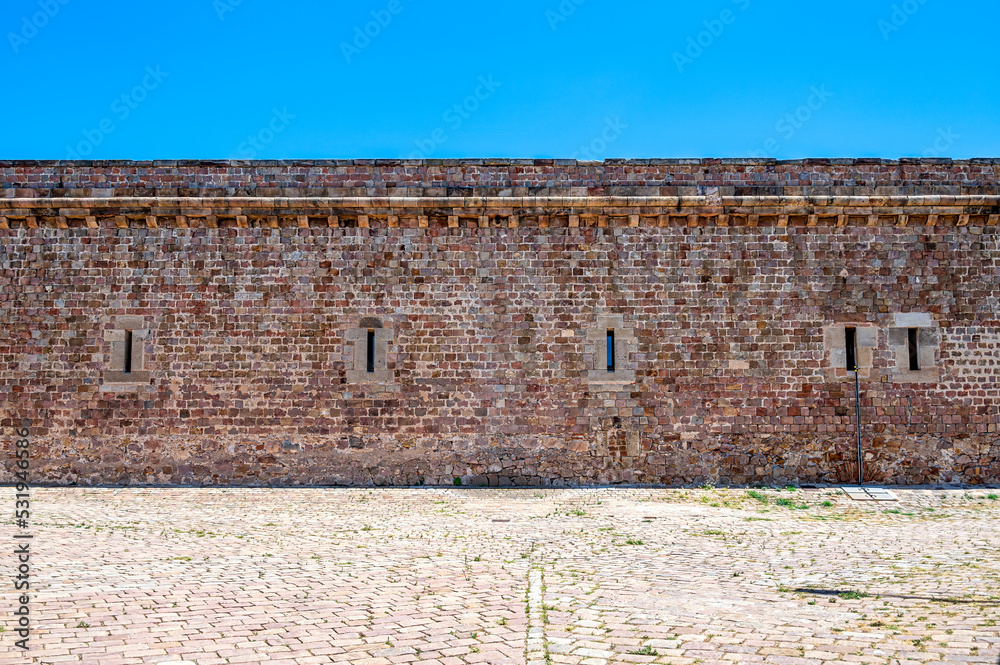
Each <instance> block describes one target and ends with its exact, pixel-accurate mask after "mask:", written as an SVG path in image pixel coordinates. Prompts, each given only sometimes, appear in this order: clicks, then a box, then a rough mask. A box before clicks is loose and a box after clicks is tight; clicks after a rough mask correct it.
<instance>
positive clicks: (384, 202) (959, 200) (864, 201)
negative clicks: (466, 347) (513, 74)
mask: <svg viewBox="0 0 1000 665" xmlns="http://www.w3.org/2000/svg"><path fill="white" fill-rule="evenodd" d="M998 205H1000V195H986V194H984V195H963V194H958V195H936V194H935V195H899V196H412V197H408V196H332V197H327V196H302V197H267V196H262V197H256V196H206V197H201V196H192V197H184V196H162V197H158V196H107V197H8V198H3V197H0V210H17V209H27V208H39V209H57V208H69V209H72V208H154V207H155V208H167V207H178V208H202V207H208V208H222V207H224V208H289V209H291V208H546V207H549V208H592V207H615V208H635V207H647V208H649V207H652V208H678V207H681V208H706V207H708V208H745V207H754V208H756V207H777V208H803V207H845V208H873V207H874V208H885V207H892V208H904V207H926V206H998Z"/></svg>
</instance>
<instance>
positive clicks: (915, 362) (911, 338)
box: [906, 328, 920, 372]
mask: <svg viewBox="0 0 1000 665" xmlns="http://www.w3.org/2000/svg"><path fill="white" fill-rule="evenodd" d="M906 345H907V347H908V350H909V352H910V371H911V372H916V371H917V370H919V369H920V356H919V355H918V354H917V350H918V346H917V329H916V328H909V329H907V331H906Z"/></svg>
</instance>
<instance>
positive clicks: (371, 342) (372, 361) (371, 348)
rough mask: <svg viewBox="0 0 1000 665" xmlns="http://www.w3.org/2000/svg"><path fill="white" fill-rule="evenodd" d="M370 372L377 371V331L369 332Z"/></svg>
mask: <svg viewBox="0 0 1000 665" xmlns="http://www.w3.org/2000/svg"><path fill="white" fill-rule="evenodd" d="M368 371H369V372H374V371H375V331H374V330H369V331H368Z"/></svg>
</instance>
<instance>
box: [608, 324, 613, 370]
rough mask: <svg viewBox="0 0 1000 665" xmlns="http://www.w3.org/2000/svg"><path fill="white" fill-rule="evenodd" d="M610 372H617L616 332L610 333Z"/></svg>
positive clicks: (610, 331) (611, 331)
mask: <svg viewBox="0 0 1000 665" xmlns="http://www.w3.org/2000/svg"><path fill="white" fill-rule="evenodd" d="M608 371H609V372H613V371H615V331H614V330H609V331H608Z"/></svg>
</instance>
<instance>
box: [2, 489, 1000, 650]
mask: <svg viewBox="0 0 1000 665" xmlns="http://www.w3.org/2000/svg"><path fill="white" fill-rule="evenodd" d="M13 493H14V491H13V489H12V488H9V487H8V488H2V489H0V496H2V500H3V501H6V502H7V504H5V505H8V506H10V507H13V501H14V497H13ZM754 493H755V494H756V496H754V495H753V494H751V493H748V492H747V491H746V490H744V489H707V488H706V489H697V490H694V489H688V490H677V489H673V490H659V489H635V488H615V489H559V490H550V489H461V488H455V489H444V488H426V489H424V488H421V489H390V490H386V489H360V488H357V489H89V488H88V489H77V488H44V489H35V490H33V492H32V504H33V513H32V522H33V526H34V533H35V539H34V541H33V544H32V547H33V552H34V554H33V558H32V566H33V575H34V576H33V584H34V592H33V596H32V605H31V607H32V619H33V627H34V630H33V633H32V637H31V644H32V649H31V651H30V652H29V653H28V655H24V654H22V653H21V652H20V651H19V650H16V649H15V648H14V646H13V643H14V640H15V639H16V636H15V635H14V633H13V632H12V629H13V627H14V626H13V622H12V621H11V615H10V613H9V611H5V613H4V618H3V625H4V626H5V628H6V631H5V632H3V633H0V644H2V645H3V648H2V649H0V664H2V665H6V664H8V663H25V662H32V663H53V664H54V663H96V664H100V665H119V664H125V663H179V662H185V661H186V662H188V663H198V664H199V665H210V664H215V663H258V662H269V663H289V664H291V663H303V664H310V663H350V664H352V665H396V664H402V663H422V664H434V665H460V664H462V663H488V664H494V663H495V664H502V663H529V664H538V665H542V664H544V663H569V664H573V665H576V664H579V665H603V664H605V663H705V664H706V665H707V664H710V663H733V662H747V663H757V662H760V663H774V664H776V665H786V664H787V665H793V664H796V663H802V664H816V663H822V662H856V663H897V662H898V663H929V662H946V663H993V664H996V663H998V662H1000V626H998V623H1000V556H998V554H997V553H998V552H1000V519H998V517H1000V500H996V499H995V498H990V497H991V496H992V497H995V496H996V494H997V493H1000V491H998V490H989V489H975V490H961V489H959V490H931V489H903V490H897V491H896V493H897V495H898V496H899V497H900V501H899V502H896V503H878V504H873V503H870V502H852V501H851V500H850V499H848V498H847V497H846V496H845V495H844V494H842V493H841V492H840V491H839V490H836V489H832V488H830V489H821V490H816V491H803V490H795V491H790V490H777V489H761V490H755V491H754ZM8 512H9V511H8ZM12 532H13V525H12V524H11V523H10V521H9V520H8V521H5V523H4V524H3V525H2V538H3V542H5V543H8V545H9V544H11V543H13V539H12V535H13V533H12ZM11 549H12V548H11ZM3 560H4V561H5V563H4V564H3V567H4V568H5V571H4V572H3V573H2V574H4V575H6V576H8V579H9V578H10V577H11V576H12V575H13V572H12V571H13V569H14V564H13V557H11V556H7V557H4V559H3ZM3 589H4V591H3V598H4V604H5V605H6V606H7V607H13V603H14V599H15V596H14V593H13V591H12V587H11V585H10V583H9V582H7V581H5V582H4V583H3Z"/></svg>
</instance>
